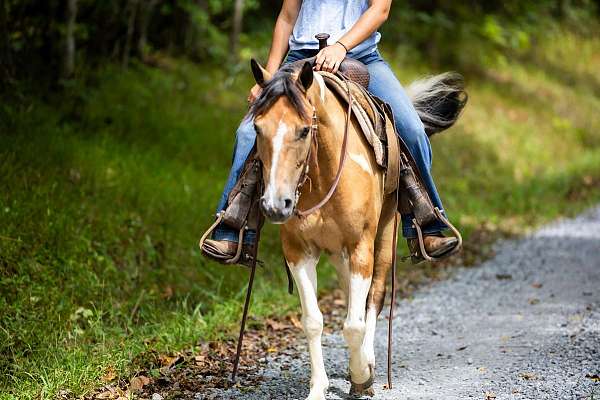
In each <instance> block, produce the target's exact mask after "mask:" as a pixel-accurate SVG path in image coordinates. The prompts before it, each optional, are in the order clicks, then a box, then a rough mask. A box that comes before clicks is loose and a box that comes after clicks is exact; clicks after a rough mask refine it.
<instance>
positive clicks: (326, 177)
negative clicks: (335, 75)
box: [308, 86, 346, 194]
mask: <svg viewBox="0 0 600 400" xmlns="http://www.w3.org/2000/svg"><path fill="white" fill-rule="evenodd" d="M312 89H315V90H312V91H311V95H312V96H311V97H312V101H311V103H312V104H314V105H315V110H316V112H317V119H318V125H319V128H318V131H317V138H316V141H317V148H316V149H315V148H314V147H313V151H314V150H317V156H316V157H311V159H310V164H309V174H308V175H309V177H310V179H311V181H312V192H316V193H319V194H324V193H326V192H327V191H328V190H329V188H330V186H331V183H332V182H333V180H334V178H335V175H336V173H337V171H338V167H339V163H340V156H341V149H342V141H343V135H344V124H345V122H346V114H345V110H344V108H343V106H342V105H341V104H340V101H339V100H338V99H337V97H336V96H335V95H334V94H333V93H332V92H330V91H329V89H326V90H325V95H324V96H321V92H320V87H318V86H317V87H315V88H312Z"/></svg>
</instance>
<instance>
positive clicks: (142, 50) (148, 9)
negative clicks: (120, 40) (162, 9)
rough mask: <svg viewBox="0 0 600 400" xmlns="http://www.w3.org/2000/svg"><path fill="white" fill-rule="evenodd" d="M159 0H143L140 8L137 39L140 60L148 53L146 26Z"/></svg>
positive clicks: (143, 59) (144, 58)
mask: <svg viewBox="0 0 600 400" xmlns="http://www.w3.org/2000/svg"><path fill="white" fill-rule="evenodd" d="M158 1H159V0H148V1H145V2H144V5H143V6H141V10H140V26H139V29H140V37H139V39H138V54H139V56H140V58H141V59H142V61H145V60H146V57H147V55H148V26H149V25H150V20H151V19H152V11H153V10H154V8H155V7H156V5H157V4H158Z"/></svg>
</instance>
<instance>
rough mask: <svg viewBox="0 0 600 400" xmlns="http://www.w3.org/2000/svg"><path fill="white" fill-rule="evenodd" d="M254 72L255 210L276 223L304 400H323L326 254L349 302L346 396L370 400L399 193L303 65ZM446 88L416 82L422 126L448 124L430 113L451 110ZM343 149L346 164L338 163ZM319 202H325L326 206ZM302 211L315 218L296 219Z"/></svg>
mask: <svg viewBox="0 0 600 400" xmlns="http://www.w3.org/2000/svg"><path fill="white" fill-rule="evenodd" d="M251 66H252V71H253V75H254V78H255V80H256V82H257V83H258V84H259V85H260V86H261V87H262V92H261V94H260V96H259V97H258V98H257V99H256V100H255V102H254V103H253V104H252V105H251V107H250V111H249V114H250V115H251V116H252V117H253V118H254V126H255V129H256V134H257V136H256V150H257V157H258V159H259V160H260V161H261V164H262V176H263V188H264V191H263V195H262V197H261V199H260V208H261V210H262V212H263V214H264V215H265V217H266V218H267V219H268V220H269V221H270V222H272V223H275V224H279V225H280V237H281V243H282V248H283V255H284V257H285V261H286V263H287V265H288V267H289V269H290V271H291V275H292V277H293V280H294V282H295V284H296V287H297V290H298V294H299V297H300V303H301V308H302V318H301V324H302V328H303V331H304V334H305V335H306V337H307V339H308V349H309V353H310V366H311V380H310V392H309V395H308V397H307V399H308V400H322V399H325V394H326V392H327V390H328V387H329V381H328V377H327V373H326V371H325V365H324V360H323V351H322V346H321V336H322V332H323V314H322V313H321V311H320V309H319V304H318V301H317V270H316V268H317V263H318V261H319V258H320V256H321V254H322V253H325V254H327V255H328V256H329V259H330V261H331V262H332V264H333V265H334V266H335V269H336V273H337V278H338V281H339V285H340V286H341V289H342V291H343V294H344V297H345V302H346V305H347V315H346V318H345V321H344V324H343V336H344V339H345V341H346V343H347V346H348V350H349V377H350V381H351V389H350V393H351V394H354V395H371V396H372V395H373V394H374V390H373V382H374V369H375V350H374V340H375V327H376V322H377V318H378V315H379V313H380V312H381V310H382V308H383V305H384V298H385V294H386V276H387V274H388V272H389V270H390V266H391V265H392V257H393V255H394V254H395V250H396V249H395V244H396V241H395V240H396V238H395V231H396V228H397V224H398V219H397V215H396V214H397V198H396V195H395V194H393V193H392V194H385V193H384V178H385V171H384V170H383V169H382V168H381V167H380V166H379V165H378V164H377V163H376V160H375V157H374V155H373V151H372V148H371V147H370V146H369V144H368V143H367V141H366V139H365V138H364V135H363V134H362V133H361V132H360V126H359V125H358V123H357V121H356V120H355V119H354V118H352V119H349V118H348V112H347V111H348V110H347V108H346V105H345V104H343V103H342V101H341V100H340V99H339V98H338V97H337V96H336V95H335V94H334V93H333V92H332V91H330V90H329V89H328V88H327V87H326V85H325V83H324V80H323V77H322V76H321V75H320V73H318V72H315V71H313V68H312V65H311V64H310V63H309V62H305V63H304V64H302V65H300V64H299V63H294V64H288V65H284V66H283V67H281V68H280V69H279V70H278V71H277V72H276V73H274V74H270V73H269V72H268V71H266V70H265V69H264V68H263V67H262V66H261V65H260V64H259V63H258V62H256V61H255V60H252V62H251ZM443 85H445V83H444V79H443V77H442V76H438V77H434V78H431V79H428V80H424V81H420V82H419V83H418V84H416V85H415V87H416V88H417V90H416V91H414V93H413V97H412V98H413V99H415V105H416V106H418V112H419V113H420V115H421V118H422V119H423V120H426V119H427V117H428V118H429V119H430V120H432V121H435V120H436V119H438V121H437V122H438V123H441V124H442V125H443V123H447V122H448V121H439V119H440V118H441V117H440V116H439V115H437V114H436V113H435V111H436V109H437V110H440V109H443V108H444V107H445V108H446V109H447V108H448V104H445V103H444V102H443V101H442V102H440V96H439V93H440V90H441V89H440V88H441V87H442V86H443ZM446 111H448V110H446ZM455 114H456V113H455ZM452 118H457V115H454V117H452ZM346 124H348V125H347V126H346ZM446 126H448V124H446ZM346 129H347V131H345V130H346ZM344 133H345V134H344ZM345 141H347V142H346V143H344V142H345ZM340 149H344V150H345V152H346V156H347V161H348V162H345V163H344V162H341V161H342V157H343V155H342V151H341V150H340ZM342 167H343V168H342ZM340 169H341V170H340ZM338 175H339V176H338ZM332 189H335V190H334V192H333V193H329V192H330V191H331V190H332ZM329 196H330V197H329ZM324 198H327V200H328V201H327V202H326V203H324V204H323V201H322V200H323V199H324ZM315 205H319V207H315ZM307 209H312V210H313V211H312V212H310V213H303V212H298V210H307Z"/></svg>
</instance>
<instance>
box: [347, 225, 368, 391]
mask: <svg viewBox="0 0 600 400" xmlns="http://www.w3.org/2000/svg"><path fill="white" fill-rule="evenodd" d="M368 236H369V235H365V237H364V238H363V239H362V240H361V242H359V244H358V245H357V246H356V248H355V249H354V251H352V253H351V256H350V266H349V267H350V283H349V291H348V315H347V316H346V321H345V322H344V338H345V339H346V343H347V345H348V350H349V352H350V378H351V381H352V382H351V383H352V387H351V389H350V390H351V391H350V394H366V395H372V392H373V390H372V385H373V378H374V376H373V375H374V372H373V371H374V368H375V366H374V365H372V364H371V363H372V362H373V360H371V359H370V358H371V357H369V356H370V354H368V351H366V349H365V347H364V345H363V344H364V340H365V333H366V328H367V326H366V321H365V311H366V303H367V296H368V294H369V290H370V288H371V280H372V276H373V252H374V243H373V240H372V239H369V238H368Z"/></svg>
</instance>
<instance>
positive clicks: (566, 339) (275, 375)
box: [198, 207, 600, 400]
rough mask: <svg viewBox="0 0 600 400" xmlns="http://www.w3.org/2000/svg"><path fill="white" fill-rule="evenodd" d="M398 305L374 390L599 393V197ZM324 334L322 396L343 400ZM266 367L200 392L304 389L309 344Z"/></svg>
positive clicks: (478, 395)
mask: <svg viewBox="0 0 600 400" xmlns="http://www.w3.org/2000/svg"><path fill="white" fill-rule="evenodd" d="M386 312H387V311H386ZM396 314H397V318H396V320H395V356H394V383H395V385H394V389H393V390H383V384H384V383H385V355H386V340H387V331H386V327H387V324H386V321H385V319H381V320H380V321H379V324H378V331H377V344H376V346H377V349H376V350H377V357H378V360H377V362H378V366H377V381H376V384H375V388H376V393H377V394H376V396H375V399H415V400H416V399H470V398H474V399H536V400H537V399H590V400H591V399H600V383H599V382H598V379H594V377H595V378H598V374H600V207H599V208H596V209H593V210H590V211H588V212H586V213H585V214H583V215H581V216H579V217H578V218H575V219H570V220H562V221H559V222H556V223H554V224H551V225H548V226H546V227H544V228H542V229H540V230H539V231H537V232H535V233H533V234H532V235H529V236H527V237H525V238H522V239H519V240H515V241H505V242H502V243H500V244H498V245H497V248H496V256H495V257H494V258H493V259H491V260H489V261H487V262H485V263H484V264H483V265H481V267H479V268H476V269H461V270H459V271H458V272H457V273H456V275H454V277H453V278H452V279H450V280H447V281H444V282H440V283H437V284H435V285H433V286H432V287H430V288H429V289H425V290H422V291H420V292H419V293H418V294H417V295H415V297H414V298H413V299H410V300H408V299H407V300H403V301H401V302H400V303H399V306H398V308H397V311H396ZM323 342H324V353H325V358H326V361H325V365H326V367H327V372H328V374H329V378H330V383H331V386H330V389H329V394H328V397H327V398H328V399H346V398H348V396H347V395H346V393H348V389H349V384H348V383H347V382H346V380H345V376H346V371H347V368H348V367H347V354H346V351H345V344H344V340H343V338H342V337H341V335H339V334H336V335H327V336H325V337H324V339H323ZM264 375H265V377H266V379H265V383H264V384H263V385H261V387H258V388H251V389H245V390H244V391H240V390H239V389H230V390H228V391H226V392H218V393H213V395H212V396H209V397H208V398H213V396H214V398H219V399H240V400H252V399H304V398H305V397H306V396H307V395H308V386H309V379H310V371H309V365H308V354H307V352H306V351H301V352H300V353H299V354H293V355H284V356H281V355H279V356H277V357H274V358H273V360H271V362H270V363H269V367H268V369H267V370H265V371H264ZM198 398H206V396H200V395H199V396H198Z"/></svg>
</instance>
